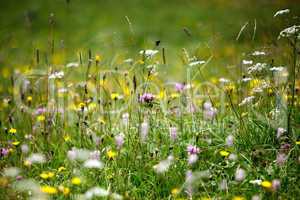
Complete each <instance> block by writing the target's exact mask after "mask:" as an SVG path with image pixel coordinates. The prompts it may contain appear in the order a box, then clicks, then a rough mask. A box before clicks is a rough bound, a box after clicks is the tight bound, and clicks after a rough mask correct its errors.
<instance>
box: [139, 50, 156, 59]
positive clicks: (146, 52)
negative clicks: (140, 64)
mask: <svg viewBox="0 0 300 200" xmlns="http://www.w3.org/2000/svg"><path fill="white" fill-rule="evenodd" d="M157 53H158V50H151V49H147V50H141V51H140V54H141V55H145V56H146V57H149V58H151V57H153V56H154V55H155V54H157Z"/></svg>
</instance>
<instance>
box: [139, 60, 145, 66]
mask: <svg viewBox="0 0 300 200" xmlns="http://www.w3.org/2000/svg"><path fill="white" fill-rule="evenodd" d="M144 63H145V62H144V61H143V60H138V61H137V64H140V65H142V64H144Z"/></svg>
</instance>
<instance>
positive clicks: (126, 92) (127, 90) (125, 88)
mask: <svg viewBox="0 0 300 200" xmlns="http://www.w3.org/2000/svg"><path fill="white" fill-rule="evenodd" d="M123 92H124V95H125V96H130V89H129V87H127V86H125V87H124V88H123Z"/></svg>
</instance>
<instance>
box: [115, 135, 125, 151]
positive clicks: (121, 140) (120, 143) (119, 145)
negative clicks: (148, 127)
mask: <svg viewBox="0 0 300 200" xmlns="http://www.w3.org/2000/svg"><path fill="white" fill-rule="evenodd" d="M115 142H116V145H117V148H118V149H121V148H122V146H123V144H124V135H123V133H120V134H119V135H117V136H115Z"/></svg>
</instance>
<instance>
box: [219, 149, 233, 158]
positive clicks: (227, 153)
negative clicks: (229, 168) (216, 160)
mask: <svg viewBox="0 0 300 200" xmlns="http://www.w3.org/2000/svg"><path fill="white" fill-rule="evenodd" d="M219 153H220V155H221V156H224V157H227V156H229V154H230V153H229V152H228V151H224V150H222V151H220V152H219Z"/></svg>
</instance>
